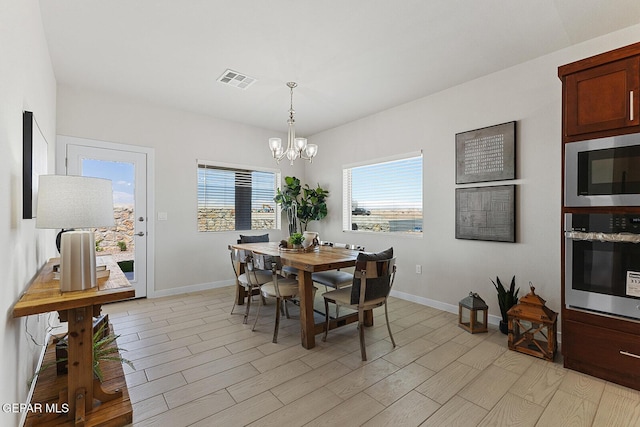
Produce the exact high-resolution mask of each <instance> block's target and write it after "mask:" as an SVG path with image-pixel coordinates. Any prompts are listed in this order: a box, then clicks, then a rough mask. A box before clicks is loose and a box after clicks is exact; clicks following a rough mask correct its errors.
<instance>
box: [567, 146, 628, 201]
mask: <svg viewBox="0 0 640 427" xmlns="http://www.w3.org/2000/svg"><path fill="white" fill-rule="evenodd" d="M564 173H565V189H564V201H565V203H564V204H565V206H569V207H580V206H640V134H629V135H621V136H613V137H609V138H600V139H592V140H588V141H579V142H570V143H567V144H565V168H564Z"/></svg>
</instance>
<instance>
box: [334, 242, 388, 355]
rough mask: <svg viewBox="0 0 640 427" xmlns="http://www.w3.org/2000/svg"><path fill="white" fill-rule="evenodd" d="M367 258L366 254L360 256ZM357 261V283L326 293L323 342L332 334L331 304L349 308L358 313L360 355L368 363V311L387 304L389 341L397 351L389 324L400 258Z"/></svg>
mask: <svg viewBox="0 0 640 427" xmlns="http://www.w3.org/2000/svg"><path fill="white" fill-rule="evenodd" d="M360 255H365V254H360ZM358 258H360V260H358V261H356V268H355V271H354V273H353V276H352V280H353V282H352V283H353V284H352V285H351V287H350V288H342V289H337V290H335V291H331V292H327V293H325V294H323V295H322V296H323V297H324V308H325V330H324V336H323V338H322V341H326V340H327V334H328V332H329V320H330V317H329V303H333V304H335V305H336V306H341V305H342V306H345V307H349V308H351V309H353V310H357V311H358V332H359V335H360V354H361V356H362V360H363V361H366V360H367V352H366V348H365V342H364V312H365V311H367V310H372V309H374V308H376V307H380V306H382V305H384V316H385V319H386V321H387V330H388V331H389V338H391V343H392V344H393V347H394V348H395V346H396V342H395V340H394V339H393V334H392V333H391V326H390V325H389V313H388V310H387V299H388V298H389V293H390V292H391V287H392V286H393V281H394V279H395V275H396V259H395V258H390V259H377V260H376V259H373V260H366V257H360V256H358Z"/></svg>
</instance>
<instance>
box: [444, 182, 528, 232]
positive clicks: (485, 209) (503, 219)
mask: <svg viewBox="0 0 640 427" xmlns="http://www.w3.org/2000/svg"><path fill="white" fill-rule="evenodd" d="M515 213H516V186H515V185H497V186H491V187H471V188H456V239H471V240H492V241H497V242H510V243H514V242H515V241H516V220H515Z"/></svg>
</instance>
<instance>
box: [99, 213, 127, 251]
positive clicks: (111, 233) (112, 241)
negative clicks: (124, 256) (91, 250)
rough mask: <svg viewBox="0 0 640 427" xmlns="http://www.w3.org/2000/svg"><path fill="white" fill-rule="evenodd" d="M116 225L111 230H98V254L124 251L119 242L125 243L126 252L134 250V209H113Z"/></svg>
mask: <svg viewBox="0 0 640 427" xmlns="http://www.w3.org/2000/svg"><path fill="white" fill-rule="evenodd" d="M113 212H114V217H115V222H116V225H115V227H109V228H98V229H96V231H95V235H96V249H97V250H98V252H102V251H104V252H118V251H121V250H123V249H122V248H120V246H118V242H124V244H125V245H126V249H125V250H131V249H133V232H134V230H135V218H134V217H133V207H131V206H116V207H114V209H113Z"/></svg>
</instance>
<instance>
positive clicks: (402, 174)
mask: <svg viewBox="0 0 640 427" xmlns="http://www.w3.org/2000/svg"><path fill="white" fill-rule="evenodd" d="M342 185H343V193H342V194H343V213H342V228H343V230H344V231H347V230H353V231H359V232H360V231H365V232H375V233H403V234H413V235H422V153H411V154H408V155H404V156H398V157H396V158H393V159H382V160H378V161H374V162H371V163H368V164H357V165H347V166H345V167H344V168H343V171H342Z"/></svg>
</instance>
